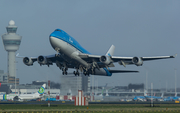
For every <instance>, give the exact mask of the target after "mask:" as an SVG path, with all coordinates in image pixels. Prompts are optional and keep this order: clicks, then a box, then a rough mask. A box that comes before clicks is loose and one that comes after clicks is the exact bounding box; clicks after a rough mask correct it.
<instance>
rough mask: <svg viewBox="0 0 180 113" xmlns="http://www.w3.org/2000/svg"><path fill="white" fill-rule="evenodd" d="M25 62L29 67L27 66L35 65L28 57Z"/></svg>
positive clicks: (24, 59)
mask: <svg viewBox="0 0 180 113" xmlns="http://www.w3.org/2000/svg"><path fill="white" fill-rule="evenodd" d="M23 62H24V64H25V65H27V66H31V65H33V63H34V62H33V61H32V59H31V58H28V57H24V58H23Z"/></svg>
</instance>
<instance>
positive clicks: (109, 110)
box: [0, 104, 180, 113]
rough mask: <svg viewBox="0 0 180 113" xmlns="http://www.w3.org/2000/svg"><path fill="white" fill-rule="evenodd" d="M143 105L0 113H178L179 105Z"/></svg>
mask: <svg viewBox="0 0 180 113" xmlns="http://www.w3.org/2000/svg"><path fill="white" fill-rule="evenodd" d="M145 106H149V105H144V104H91V105H89V106H88V109H87V106H74V105H63V104H62V105H52V106H51V107H48V106H45V105H22V104H4V105H0V113H6V112H7V113H11V112H13V113H27V112H28V113H62V112H63V113H66V112H67V113H84V112H86V113H88V112H89V113H117V112H118V113H119V112H121V113H160V112H166V113H180V104H161V105H159V107H145Z"/></svg>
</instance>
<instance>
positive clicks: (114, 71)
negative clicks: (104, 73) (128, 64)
mask: <svg viewBox="0 0 180 113" xmlns="http://www.w3.org/2000/svg"><path fill="white" fill-rule="evenodd" d="M109 72H110V73H137V72H139V71H128V70H109Z"/></svg>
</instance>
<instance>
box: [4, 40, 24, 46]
mask: <svg viewBox="0 0 180 113" xmlns="http://www.w3.org/2000/svg"><path fill="white" fill-rule="evenodd" d="M3 42H4V45H20V43H21V41H20V40H4V41H3Z"/></svg>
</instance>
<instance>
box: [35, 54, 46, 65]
mask: <svg viewBox="0 0 180 113" xmlns="http://www.w3.org/2000/svg"><path fill="white" fill-rule="evenodd" d="M37 61H38V63H39V64H43V65H45V64H47V59H46V58H45V57H44V56H42V55H41V56H39V57H38V58H37Z"/></svg>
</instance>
